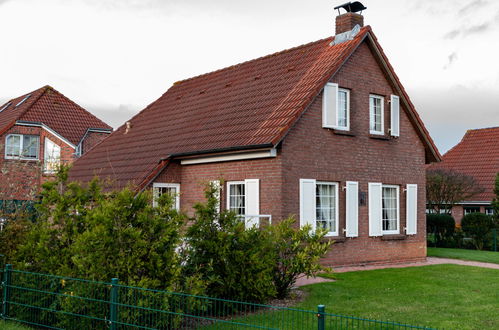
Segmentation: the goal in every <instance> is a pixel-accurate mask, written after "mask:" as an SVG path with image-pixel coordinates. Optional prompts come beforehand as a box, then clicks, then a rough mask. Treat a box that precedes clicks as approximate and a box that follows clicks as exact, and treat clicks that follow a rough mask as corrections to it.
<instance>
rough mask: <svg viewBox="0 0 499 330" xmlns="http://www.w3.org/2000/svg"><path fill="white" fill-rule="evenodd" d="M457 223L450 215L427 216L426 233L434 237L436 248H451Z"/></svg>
mask: <svg viewBox="0 0 499 330" xmlns="http://www.w3.org/2000/svg"><path fill="white" fill-rule="evenodd" d="M455 228H456V222H455V221H454V218H453V217H452V216H451V215H450V214H427V215H426V231H427V233H428V234H429V235H433V240H434V241H433V243H434V244H435V246H440V247H450V246H449V245H450V244H451V242H452V241H453V240H452V238H453V235H454V231H455Z"/></svg>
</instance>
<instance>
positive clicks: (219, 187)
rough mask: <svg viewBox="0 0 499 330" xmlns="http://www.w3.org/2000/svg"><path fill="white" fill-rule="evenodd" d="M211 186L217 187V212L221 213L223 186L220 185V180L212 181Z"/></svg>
mask: <svg viewBox="0 0 499 330" xmlns="http://www.w3.org/2000/svg"><path fill="white" fill-rule="evenodd" d="M210 184H211V186H212V187H213V189H215V196H214V197H215V198H216V199H217V201H218V203H217V212H218V213H220V193H221V190H222V186H221V185H220V180H213V181H210Z"/></svg>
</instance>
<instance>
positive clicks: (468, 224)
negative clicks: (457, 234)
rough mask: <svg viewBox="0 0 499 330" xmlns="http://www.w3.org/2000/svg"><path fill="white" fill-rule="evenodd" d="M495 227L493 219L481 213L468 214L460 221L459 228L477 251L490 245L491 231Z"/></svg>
mask: <svg viewBox="0 0 499 330" xmlns="http://www.w3.org/2000/svg"><path fill="white" fill-rule="evenodd" d="M495 227H496V224H495V221H494V219H493V217H491V216H490V215H486V214H483V213H478V212H476V213H470V214H467V215H465V216H464V217H463V220H461V228H462V229H463V232H464V234H465V236H466V237H469V238H471V239H472V242H473V246H474V247H475V248H476V249H477V250H483V249H484V247H485V246H487V245H489V244H490V237H491V232H492V229H494V228H495Z"/></svg>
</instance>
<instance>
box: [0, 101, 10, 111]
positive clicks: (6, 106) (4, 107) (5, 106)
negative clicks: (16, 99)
mask: <svg viewBox="0 0 499 330" xmlns="http://www.w3.org/2000/svg"><path fill="white" fill-rule="evenodd" d="M11 104H12V102H9V103H7V104H6V105H4V106H3V107H2V109H0V112H2V111H4V110H5V109H7V108H8V107H9V105H11Z"/></svg>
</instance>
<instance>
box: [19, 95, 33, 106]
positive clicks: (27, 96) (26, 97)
mask: <svg viewBox="0 0 499 330" xmlns="http://www.w3.org/2000/svg"><path fill="white" fill-rule="evenodd" d="M30 96H31V94H28V95H26V96H25V97H24V99H22V100H21V102H19V103H18V104H16V108H17V107H18V106H20V105H21V104H23V103H24V101H26V100H27V99H28V98H29V97H30Z"/></svg>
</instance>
